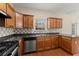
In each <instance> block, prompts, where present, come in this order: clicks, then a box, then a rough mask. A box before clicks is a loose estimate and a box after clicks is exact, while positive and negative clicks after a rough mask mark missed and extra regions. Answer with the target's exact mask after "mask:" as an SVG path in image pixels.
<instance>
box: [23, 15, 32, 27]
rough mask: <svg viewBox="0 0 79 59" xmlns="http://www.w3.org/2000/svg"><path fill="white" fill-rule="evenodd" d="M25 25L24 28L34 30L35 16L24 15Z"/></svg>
mask: <svg viewBox="0 0 79 59" xmlns="http://www.w3.org/2000/svg"><path fill="white" fill-rule="evenodd" d="M23 19H24V21H23V23H24V24H23V25H24V28H31V29H32V28H33V15H24V16H23Z"/></svg>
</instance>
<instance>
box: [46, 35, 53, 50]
mask: <svg viewBox="0 0 79 59" xmlns="http://www.w3.org/2000/svg"><path fill="white" fill-rule="evenodd" d="M51 43H52V42H51V39H50V36H47V37H46V36H45V41H44V49H45V50H48V49H52V46H51V45H52V44H51Z"/></svg>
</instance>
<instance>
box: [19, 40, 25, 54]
mask: <svg viewBox="0 0 79 59" xmlns="http://www.w3.org/2000/svg"><path fill="white" fill-rule="evenodd" d="M18 54H19V55H23V54H24V40H23V39H20V40H19V50H18Z"/></svg>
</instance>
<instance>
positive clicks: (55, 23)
mask: <svg viewBox="0 0 79 59" xmlns="http://www.w3.org/2000/svg"><path fill="white" fill-rule="evenodd" d="M47 27H48V29H52V28H62V19H61V18H54V17H49V18H48V19H47Z"/></svg>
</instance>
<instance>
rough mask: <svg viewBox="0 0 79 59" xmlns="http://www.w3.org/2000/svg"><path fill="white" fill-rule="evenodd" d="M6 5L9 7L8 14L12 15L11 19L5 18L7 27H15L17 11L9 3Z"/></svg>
mask: <svg viewBox="0 0 79 59" xmlns="http://www.w3.org/2000/svg"><path fill="white" fill-rule="evenodd" d="M6 7H7V10H6V12H7V14H8V15H10V16H11V19H6V20H5V27H8V28H15V11H14V9H13V8H12V6H11V5H10V4H7V5H6Z"/></svg>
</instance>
